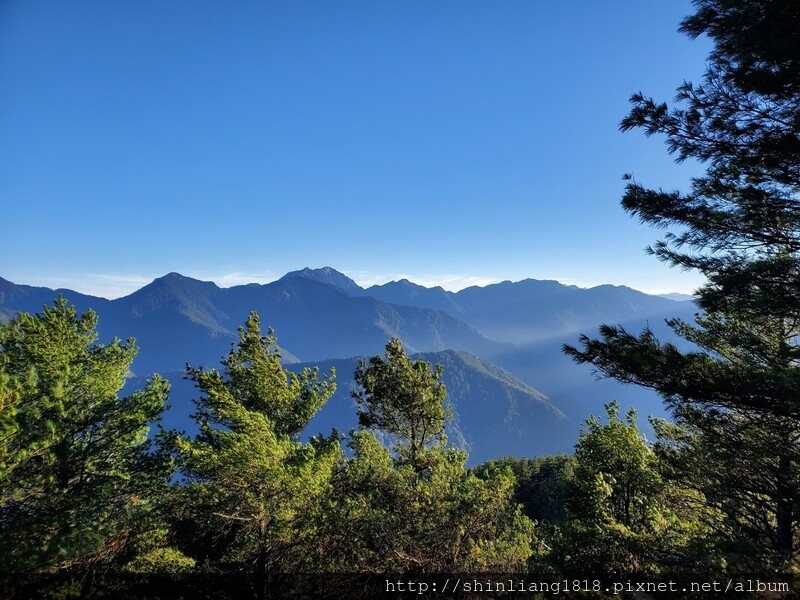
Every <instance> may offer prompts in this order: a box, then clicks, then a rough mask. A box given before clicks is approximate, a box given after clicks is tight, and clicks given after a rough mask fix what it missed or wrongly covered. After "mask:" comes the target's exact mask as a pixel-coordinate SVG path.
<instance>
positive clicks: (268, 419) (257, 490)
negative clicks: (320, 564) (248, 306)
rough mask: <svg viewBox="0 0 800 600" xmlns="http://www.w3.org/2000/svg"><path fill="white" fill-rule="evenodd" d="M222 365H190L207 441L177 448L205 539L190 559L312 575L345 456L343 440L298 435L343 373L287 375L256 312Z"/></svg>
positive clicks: (193, 521)
mask: <svg viewBox="0 0 800 600" xmlns="http://www.w3.org/2000/svg"><path fill="white" fill-rule="evenodd" d="M222 366H223V371H222V372H220V371H217V370H215V369H210V370H206V369H203V368H202V367H201V368H191V367H187V377H188V378H190V379H191V380H192V381H194V382H195V384H196V385H197V387H198V389H199V390H200V391H201V392H202V396H201V398H200V399H198V400H197V409H198V410H197V413H196V414H195V416H194V419H195V421H196V422H197V424H198V426H199V430H200V431H199V434H198V435H197V436H196V437H195V438H194V439H188V438H185V437H177V438H176V439H175V442H174V443H175V448H176V450H177V454H178V457H179V464H180V470H181V473H182V474H183V475H184V476H185V478H186V480H185V483H184V491H185V496H186V504H185V506H184V509H183V513H182V516H183V519H184V524H188V525H189V526H190V527H192V528H193V529H194V533H195V534H196V535H195V538H196V539H195V540H194V541H193V543H191V544H188V545H187V546H186V548H187V553H189V554H194V555H195V558H197V559H198V560H201V561H205V562H211V563H213V565H215V566H216V568H223V569H225V568H228V567H234V568H236V569H239V568H241V567H242V566H244V567H245V568H246V569H248V570H250V571H251V572H255V573H257V574H262V575H263V574H265V573H268V572H270V571H276V570H277V571H286V570H296V569H300V568H305V565H304V563H303V561H304V559H305V557H306V550H307V546H308V545H309V544H310V543H311V542H312V541H313V535H314V527H315V525H314V523H313V520H312V519H311V515H312V514H313V511H314V510H315V502H316V501H317V500H318V498H319V497H320V496H321V495H322V494H323V492H325V491H326V490H327V488H328V486H329V484H330V477H331V472H332V470H333V468H334V466H335V465H336V464H337V462H338V461H339V459H340V454H341V451H340V448H339V442H338V434H333V435H331V436H330V437H328V438H323V437H315V438H312V440H311V441H310V442H309V443H301V442H300V441H299V434H300V432H301V431H302V429H303V428H304V427H305V426H306V425H307V424H308V421H309V420H310V419H311V417H313V416H314V414H316V412H317V411H318V410H319V409H320V408H321V407H322V406H323V404H324V403H325V402H326V401H327V400H328V398H329V397H330V396H331V395H333V393H334V391H335V389H336V387H335V384H334V383H333V381H332V379H333V376H334V373H333V372H331V375H330V379H322V380H320V379H319V377H318V371H317V370H311V369H305V370H303V372H302V373H300V374H294V373H290V372H288V371H286V370H285V369H284V368H283V367H282V366H281V362H280V353H279V351H278V349H277V340H276V338H275V337H274V336H273V335H272V332H269V334H268V335H267V336H262V334H261V328H260V323H259V317H258V314H257V313H255V312H253V313H251V314H250V316H249V317H248V319H247V322H246V323H245V325H244V327H240V328H239V342H238V344H237V346H236V347H235V348H234V349H233V350H231V352H230V353H229V354H228V356H227V357H225V358H224V359H223V361H222Z"/></svg>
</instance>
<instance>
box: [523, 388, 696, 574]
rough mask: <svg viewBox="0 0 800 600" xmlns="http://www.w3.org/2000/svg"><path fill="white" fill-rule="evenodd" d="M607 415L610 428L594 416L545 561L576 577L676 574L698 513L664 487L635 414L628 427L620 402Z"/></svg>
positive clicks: (631, 414) (629, 416)
mask: <svg viewBox="0 0 800 600" xmlns="http://www.w3.org/2000/svg"><path fill="white" fill-rule="evenodd" d="M605 409H606V414H607V417H608V422H607V423H605V424H603V423H601V422H600V419H598V418H597V417H594V416H592V417H590V418H589V420H588V421H587V422H586V425H587V428H586V430H584V431H582V432H581V433H580V436H579V439H578V443H577V444H576V446H575V455H574V461H575V471H574V476H573V478H572V479H571V480H570V481H569V489H568V496H567V500H566V503H565V504H566V506H565V508H566V512H567V515H566V516H567V518H566V519H565V520H564V521H563V523H561V524H559V526H558V527H557V528H556V529H555V530H554V531H553V532H551V534H550V535H549V537H548V542H549V546H550V548H549V551H548V552H546V553H545V555H544V556H543V557H542V559H540V561H541V562H542V563H543V564H544V565H548V566H550V567H551V568H553V569H555V570H556V571H559V570H561V571H562V572H565V573H569V574H580V573H581V572H584V573H585V572H593V573H615V574H620V573H622V574H631V573H644V572H649V573H656V572H658V570H659V569H661V568H667V567H669V568H671V569H675V568H676V567H677V566H678V565H677V564H676V562H675V561H674V556H675V555H676V554H678V553H679V552H680V551H681V550H682V549H683V547H684V546H686V545H687V544H688V543H689V541H690V538H691V535H692V534H693V533H694V532H695V529H696V524H695V522H694V519H693V518H692V516H691V508H692V507H691V506H689V505H686V504H685V503H684V502H683V500H684V497H683V491H682V490H680V489H678V488H675V487H669V486H667V485H665V483H664V481H663V479H662V476H661V472H660V465H659V462H658V459H657V457H656V454H655V453H654V452H653V449H652V448H651V447H650V446H649V444H647V442H646V440H645V438H644V436H643V435H642V434H641V433H640V432H639V429H638V426H637V422H636V411H635V410H633V409H629V410H628V412H627V413H626V414H625V418H624V420H622V419H620V418H619V404H617V403H616V402H611V403H609V404H606V405H605ZM537 566H540V567H541V565H537Z"/></svg>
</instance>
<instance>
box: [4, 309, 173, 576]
mask: <svg viewBox="0 0 800 600" xmlns="http://www.w3.org/2000/svg"><path fill="white" fill-rule="evenodd" d="M96 326H97V315H96V314H95V313H94V312H92V311H87V312H86V313H84V314H83V315H81V316H80V317H79V316H77V314H76V312H75V309H74V307H70V306H68V305H67V302H66V300H65V299H64V298H59V299H58V300H56V302H55V304H54V305H53V306H52V307H45V308H44V311H43V313H42V314H36V315H30V314H24V313H22V314H19V315H17V316H16V317H15V318H14V319H13V320H11V321H10V322H8V323H4V324H2V325H0V462H2V470H1V471H2V475H0V565H2V567H3V570H4V571H6V572H8V571H17V572H18V571H25V570H53V569H57V568H70V569H76V570H80V569H84V568H86V567H88V566H89V565H99V564H102V563H107V562H108V561H110V560H111V559H113V558H115V557H116V556H117V555H119V554H120V552H121V551H122V550H123V549H124V547H125V544H126V542H127V540H128V539H129V538H130V536H132V535H134V534H136V533H137V532H141V531H142V530H143V529H146V528H147V527H148V526H149V525H150V517H149V515H150V514H151V513H152V508H153V506H152V498H153V496H154V495H156V490H159V489H163V488H164V487H165V486H166V483H167V479H168V477H169V472H170V470H169V468H170V466H169V463H168V461H166V460H165V459H164V457H163V456H161V455H159V454H153V453H151V452H150V451H149V450H150V443H149V442H148V439H147V433H148V423H151V422H153V421H155V420H157V419H158V418H159V417H160V415H161V412H162V410H163V408H164V403H165V401H166V398H167V395H168V393H169V385H168V384H167V382H166V381H165V380H163V379H161V378H159V377H157V376H156V377H153V379H151V380H150V382H149V383H148V385H147V387H146V388H145V389H144V390H140V391H137V392H134V393H133V394H131V395H130V396H127V397H125V398H120V397H119V396H118V392H119V391H120V389H121V388H122V387H123V385H124V383H125V377H126V375H127V374H128V372H129V369H130V365H131V362H132V361H133V359H134V357H135V355H136V347H135V346H134V344H133V340H128V342H127V343H124V344H123V343H120V341H119V340H117V339H115V340H113V341H112V342H111V343H110V344H108V345H101V344H97V343H96V339H97V333H96V331H95V328H96Z"/></svg>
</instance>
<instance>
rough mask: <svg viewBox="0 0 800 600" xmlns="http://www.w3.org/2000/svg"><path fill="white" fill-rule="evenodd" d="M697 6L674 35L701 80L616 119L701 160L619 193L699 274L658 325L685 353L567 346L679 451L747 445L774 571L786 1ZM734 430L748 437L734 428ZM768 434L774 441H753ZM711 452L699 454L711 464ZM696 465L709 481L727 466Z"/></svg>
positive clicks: (793, 199)
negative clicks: (662, 422) (658, 412)
mask: <svg viewBox="0 0 800 600" xmlns="http://www.w3.org/2000/svg"><path fill="white" fill-rule="evenodd" d="M695 5H696V7H697V11H696V12H695V14H694V15H691V16H689V17H687V18H686V19H685V20H684V21H683V23H682V25H681V30H682V31H683V32H684V33H686V34H688V35H689V36H691V37H696V36H698V35H701V34H706V35H708V36H709V37H711V39H712V40H713V42H714V49H713V51H712V52H711V54H710V56H709V60H708V62H707V68H706V74H705V76H704V78H703V81H702V83H701V84H699V85H693V84H692V83H689V82H685V83H684V84H683V85H681V86H680V87H679V88H678V93H677V96H676V103H677V106H676V107H673V108H670V107H669V106H668V105H667V104H666V103H664V102H660V103H659V102H656V101H654V100H653V99H651V98H648V97H646V96H644V95H643V94H641V93H637V94H635V95H633V96H632V98H631V102H632V104H633V108H632V110H631V112H630V114H629V115H628V116H627V117H626V118H625V119H623V121H622V123H621V129H622V130H623V131H627V130H631V129H640V130H643V131H644V132H645V134H646V135H653V134H659V135H663V136H664V137H665V138H666V143H667V148H668V150H669V152H671V153H673V154H675V155H676V158H677V160H678V161H683V160H686V159H694V160H698V161H700V162H702V163H705V165H706V171H705V174H704V175H703V176H701V177H697V178H695V179H694V180H693V181H692V185H691V189H690V190H689V191H688V192H686V193H681V192H677V191H676V192H665V191H663V190H661V189H652V188H647V187H645V186H643V185H641V184H639V183H638V182H636V181H635V180H634V179H633V177H632V176H630V175H628V176H626V179H627V180H628V184H627V188H626V192H625V195H624V197H623V199H622V206H623V208H624V209H625V210H626V211H628V212H629V213H631V214H632V215H634V216H637V217H639V218H640V219H641V220H642V222H644V223H647V224H650V225H653V226H655V227H659V228H666V229H667V232H666V233H665V235H664V237H663V238H662V239H661V240H660V241H658V242H657V243H656V244H655V245H654V246H653V247H652V248H650V252H652V253H653V254H655V255H656V256H657V257H658V258H659V259H661V260H663V261H665V262H667V263H668V264H670V265H673V266H677V267H680V268H682V269H693V270H697V271H699V272H700V273H702V274H703V275H704V276H705V277H706V280H707V282H706V283H705V284H704V285H703V286H701V287H700V288H699V289H698V290H697V291H696V293H695V299H696V303H697V305H698V306H699V308H700V309H701V310H702V314H699V315H698V316H697V317H696V319H695V321H696V322H695V323H694V324H689V323H685V322H682V321H680V320H672V321H669V324H670V325H671V326H672V328H673V330H674V331H675V332H676V333H677V334H678V335H679V336H680V337H683V338H684V339H686V340H688V341H689V342H691V343H692V344H693V346H694V349H692V350H690V351H682V350H679V349H678V348H677V347H676V346H675V345H673V344H671V343H662V342H660V341H659V340H657V339H656V338H655V336H654V335H653V333H652V332H651V331H650V330H649V329H646V330H645V331H643V332H642V333H641V334H639V335H634V334H631V333H629V332H627V331H625V330H624V329H623V328H621V327H619V326H613V325H604V326H602V327H601V329H600V339H590V338H589V337H587V336H583V337H582V338H581V340H580V342H581V345H582V348H581V349H577V348H575V347H573V346H565V351H566V352H567V353H568V354H570V355H571V356H572V357H573V358H574V359H575V360H577V361H578V362H586V363H591V364H593V365H594V367H595V368H596V369H597V371H598V372H599V373H601V374H604V375H607V376H610V377H614V378H616V379H619V380H620V381H624V382H631V383H636V384H638V385H642V386H645V387H650V388H652V389H655V390H657V391H658V392H659V393H660V394H661V395H662V397H663V398H664V399H665V401H666V403H667V405H668V406H669V407H670V408H671V409H672V411H673V414H674V416H675V417H676V419H677V421H678V423H679V424H681V425H685V426H686V427H688V428H689V429H690V430H692V431H693V432H694V434H696V435H697V436H700V437H699V438H693V439H694V442H693V443H701V442H700V439H705V440H707V443H709V444H713V443H717V444H722V443H726V444H729V445H731V446H730V447H731V448H732V447H734V446H736V445H737V444H742V445H745V446H747V447H750V448H751V449H752V450H753V451H756V450H757V452H756V454H757V455H758V456H757V458H756V455H753V454H748V456H749V458H748V459H745V460H746V461H749V462H748V463H747V464H749V465H750V466H751V467H754V466H755V465H756V464H768V465H769V468H768V469H767V472H768V473H772V474H773V479H772V481H771V482H770V484H769V486H768V487H769V489H771V490H772V492H770V493H765V494H759V495H758V496H756V497H757V498H758V499H759V500H757V502H758V503H760V506H761V507H762V508H763V509H764V514H765V515H768V516H767V517H765V520H764V521H763V523H762V527H761V530H762V534H763V535H759V536H758V538H757V539H758V540H760V542H758V543H760V544H763V543H764V542H765V540H771V541H770V542H767V544H768V545H769V546H770V547H771V549H772V554H771V558H770V559H768V562H769V563H770V564H771V565H772V566H775V565H784V564H787V561H790V560H791V559H793V557H794V556H795V554H796V549H795V543H794V540H795V537H796V526H797V519H796V516H795V515H796V514H797V512H798V510H797V508H798V506H797V492H796V489H797V481H796V480H794V475H793V473H794V472H795V468H794V466H793V464H794V462H795V461H796V457H797V450H798V448H797V436H796V435H795V433H794V431H795V430H796V429H797V424H798V419H800V397H798V393H797V390H798V389H800V385H798V384H800V368H799V367H800V345H798V339H800V338H798V334H800V329H799V326H800V300H799V298H800V296H798V294H797V290H798V289H799V288H800V277H799V275H800V254H799V252H800V203H799V202H798V201H800V166H799V165H800V70H798V65H799V64H800V43H798V35H800V34H799V33H798V32H800V6H798V5H797V3H794V2H787V1H785V0H766V1H763V2H762V1H757V2H756V1H753V0H733V1H727V0H726V1H723V0H698V1H697V2H695ZM744 422H746V423H749V426H748V428H747V434H746V435H747V439H749V440H750V441H748V442H746V441H745V438H744V437H742V436H744V435H745V432H744V430H741V429H740V428H739V426H738V425H737V424H740V423H744ZM776 426H777V427H780V429H781V430H782V431H784V432H785V433H786V435H783V436H782V439H781V440H780V441H778V442H777V443H767V440H768V439H770V440H771V439H772V435H771V434H772V432H771V428H774V427H776ZM720 427H723V428H724V430H725V432H726V435H724V436H720V435H719V428H720ZM753 427H755V428H756V430H757V429H758V427H761V431H762V433H761V434H757V433H755V430H754V429H753ZM737 432H738V433H739V434H741V435H737ZM683 439H684V442H686V440H687V439H688V438H683ZM759 439H760V441H757V440H759ZM751 442H755V445H753V443H751ZM684 449H685V450H687V451H688V448H685V447H684ZM723 454H724V453H721V454H720V453H712V454H711V455H710V456H717V457H718V458H720V460H722V458H723ZM710 456H707V458H709V459H710ZM727 460H728V461H730V460H735V459H732V458H731V457H730V456H729V457H728V459H727ZM703 464H705V466H706V471H708V474H709V476H710V474H711V473H712V472H713V471H714V470H715V469H717V470H718V469H720V468H726V467H725V466H724V463H719V462H718V463H716V465H715V466H713V467H712V466H711V464H710V462H709V461H706V462H705V463H703ZM695 465H696V466H699V464H698V463H695ZM779 473H784V475H779ZM686 476H688V473H687V474H686ZM696 479H697V480H702V479H703V475H702V473H698V474H697V476H696ZM790 479H791V480H790ZM715 489H716V490H717V493H719V491H720V488H719V487H718V486H717V487H716V488H715ZM705 491H706V492H708V493H711V492H712V490H711V489H710V488H706V490H705ZM718 499H719V498H718ZM732 500H733V498H731V497H730V496H729V497H728V501H727V502H726V503H725V504H726V506H727V507H728V509H730V508H731V504H730V501H732ZM739 500H740V501H741V497H740V498H739ZM768 506H769V507H771V508H768ZM742 508H743V505H739V507H738V509H739V510H741V509H742ZM751 508H752V506H751ZM743 533H744V532H743V531H741V530H740V531H739V534H743ZM753 541H755V539H754V540H753Z"/></svg>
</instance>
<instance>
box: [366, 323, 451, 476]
mask: <svg viewBox="0 0 800 600" xmlns="http://www.w3.org/2000/svg"><path fill="white" fill-rule="evenodd" d="M442 373H443V369H442V367H441V366H437V367H436V368H435V369H433V370H431V365H430V363H428V362H426V361H424V360H421V359H420V360H412V359H411V358H409V357H408V356H407V355H406V353H405V351H404V350H403V345H402V343H401V342H400V340H398V339H397V338H394V339H392V340H390V341H389V343H388V344H386V358H385V359H384V358H383V357H381V356H373V357H372V358H370V359H369V363H368V364H367V363H364V362H362V363H361V364H360V365H359V367H358V368H357V369H356V372H355V377H354V380H355V383H356V385H357V386H359V388H358V389H357V390H356V391H354V392H353V397H354V398H355V399H356V401H357V402H358V407H359V408H358V421H359V425H360V426H361V427H364V428H366V429H372V428H374V429H379V430H382V431H385V432H386V433H388V434H389V435H390V436H393V437H394V438H396V439H399V440H401V443H400V444H398V445H397V446H396V450H397V452H398V453H399V454H398V455H399V456H400V458H401V460H402V461H407V462H409V463H410V464H411V465H412V468H413V469H414V470H415V471H416V472H421V471H422V470H424V469H425V468H426V467H427V465H426V463H425V460H424V457H425V456H426V455H428V453H427V452H426V450H427V449H428V448H430V447H431V446H433V445H439V446H442V445H444V444H445V442H446V436H445V422H446V421H447V420H448V419H449V418H450V416H451V410H450V407H449V406H445V404H444V402H445V398H446V397H447V390H446V388H445V386H444V384H443V383H442V382H441V381H439V380H440V379H441V377H442Z"/></svg>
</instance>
